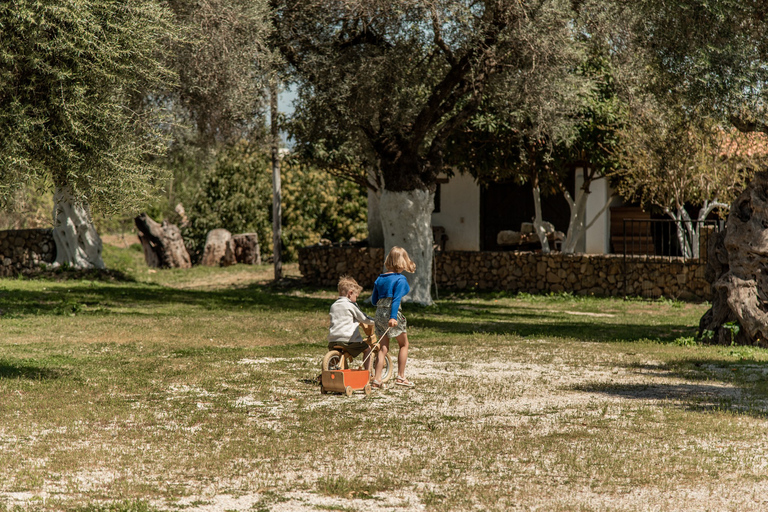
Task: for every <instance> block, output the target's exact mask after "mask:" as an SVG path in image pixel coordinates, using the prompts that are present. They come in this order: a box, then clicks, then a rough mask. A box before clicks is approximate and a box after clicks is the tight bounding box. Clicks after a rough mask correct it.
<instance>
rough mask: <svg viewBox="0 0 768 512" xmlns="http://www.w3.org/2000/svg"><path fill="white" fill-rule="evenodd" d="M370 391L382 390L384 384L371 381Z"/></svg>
mask: <svg viewBox="0 0 768 512" xmlns="http://www.w3.org/2000/svg"><path fill="white" fill-rule="evenodd" d="M371 389H384V383H383V382H376V381H375V380H374V381H371Z"/></svg>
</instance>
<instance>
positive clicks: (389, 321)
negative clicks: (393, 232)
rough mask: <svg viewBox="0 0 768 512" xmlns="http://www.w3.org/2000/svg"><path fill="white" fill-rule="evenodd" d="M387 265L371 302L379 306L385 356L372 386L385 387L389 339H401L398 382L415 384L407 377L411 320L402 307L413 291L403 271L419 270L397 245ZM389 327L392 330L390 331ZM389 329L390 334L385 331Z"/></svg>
mask: <svg viewBox="0 0 768 512" xmlns="http://www.w3.org/2000/svg"><path fill="white" fill-rule="evenodd" d="M384 267H385V268H386V269H387V270H388V272H386V273H384V274H381V275H380V276H379V277H378V278H377V279H376V282H375V283H374V284H373V294H372V295H371V303H372V304H373V305H374V306H376V336H377V337H379V338H380V340H381V341H380V346H381V356H380V357H379V358H378V360H377V364H376V373H375V375H374V377H373V382H372V383H371V387H373V388H374V389H375V388H380V387H382V382H381V372H382V370H383V369H384V360H385V359H386V355H387V352H389V339H390V338H395V339H397V343H398V345H399V346H400V351H399V352H398V354H397V379H395V384H396V385H398V386H407V387H413V383H412V382H411V381H409V380H408V379H406V378H405V363H406V361H407V360H408V332H407V322H406V320H405V317H404V316H403V313H402V311H400V303H401V301H402V300H403V297H404V296H405V295H406V294H407V293H408V292H410V291H411V287H410V286H408V280H407V279H406V278H405V276H404V275H403V274H401V272H403V271H407V272H415V271H416V264H415V263H414V262H413V261H411V258H410V257H409V256H408V253H407V252H406V250H405V249H403V248H402V247H397V246H395V247H393V248H392V249H391V250H390V251H389V254H388V255H387V259H386V260H385V261H384ZM387 329H389V331H388V332H387ZM385 332H387V334H386V336H385V335H384V333H385Z"/></svg>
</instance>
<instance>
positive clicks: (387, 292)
mask: <svg viewBox="0 0 768 512" xmlns="http://www.w3.org/2000/svg"><path fill="white" fill-rule="evenodd" d="M409 291H411V287H410V286H408V280H407V279H406V278H405V276H404V275H403V274H400V273H397V272H391V273H389V274H381V275H379V277H378V278H376V282H375V283H373V293H372V294H371V304H373V305H374V306H375V305H376V303H377V302H378V301H379V299H380V298H383V297H392V313H391V314H390V318H395V319H396V318H397V311H398V310H399V309H400V301H401V300H402V299H403V297H405V295H406V294H407V293H408V292H409Z"/></svg>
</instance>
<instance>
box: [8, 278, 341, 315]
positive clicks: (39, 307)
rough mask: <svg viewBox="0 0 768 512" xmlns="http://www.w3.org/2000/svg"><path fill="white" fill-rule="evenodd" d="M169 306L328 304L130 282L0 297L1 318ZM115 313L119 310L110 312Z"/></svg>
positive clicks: (307, 307)
mask: <svg viewBox="0 0 768 512" xmlns="http://www.w3.org/2000/svg"><path fill="white" fill-rule="evenodd" d="M289 290H290V289H289ZM169 304H186V305H191V306H200V307H205V308H223V309H226V308H237V309H241V308H242V309H246V310H247V309H275V310H291V311H296V312H311V311H321V310H322V311H327V310H328V308H329V307H330V304H331V301H328V300H326V299H317V298H311V297H302V296H297V295H294V294H293V292H292V291H286V290H284V289H280V288H277V289H272V288H271V287H264V286H257V285H251V286H248V287H244V288H227V289H223V290H196V289H195V290H185V289H177V288H171V287H166V286H161V285H154V284H140V283H135V282H128V283H115V282H107V283H102V284H100V285H98V286H92V285H91V284H84V283H81V282H77V283H75V282H73V283H72V285H71V286H67V288H66V290H64V289H51V290H13V291H11V292H5V293H0V311H1V312H2V314H3V315H5V316H23V315H35V316H46V315H51V316H55V315H66V314H71V313H78V314H96V315H113V314H120V315H126V314H128V315H130V314H141V313H140V312H139V311H138V309H139V308H152V307H153V306H158V307H159V306H166V305H169ZM118 309H119V310H121V311H116V310H118ZM89 310H90V311H89ZM133 310H136V311H133ZM158 314H159V313H158Z"/></svg>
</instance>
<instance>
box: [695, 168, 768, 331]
mask: <svg viewBox="0 0 768 512" xmlns="http://www.w3.org/2000/svg"><path fill="white" fill-rule="evenodd" d="M766 226H768V172H766V171H763V172H761V173H759V174H757V175H755V177H754V178H753V179H752V182H751V183H750V184H749V185H748V186H747V188H746V190H744V192H742V194H741V195H740V196H739V197H738V198H737V199H736V201H734V203H733V205H732V206H731V211H730V214H729V215H728V219H727V221H726V226H725V230H724V231H723V232H721V233H719V234H718V235H716V236H713V237H712V239H711V240H710V245H709V247H708V249H707V254H708V258H707V271H706V277H707V280H708V281H709V282H710V283H712V294H713V300H712V308H710V309H709V311H707V312H706V313H705V314H704V316H703V317H702V318H701V321H700V322H699V334H700V335H704V337H705V338H707V337H708V336H707V335H708V334H709V333H711V334H712V336H711V339H712V341H713V342H714V343H719V344H731V343H735V344H739V345H760V346H768V340H767V339H766V336H767V335H768V227H766Z"/></svg>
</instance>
